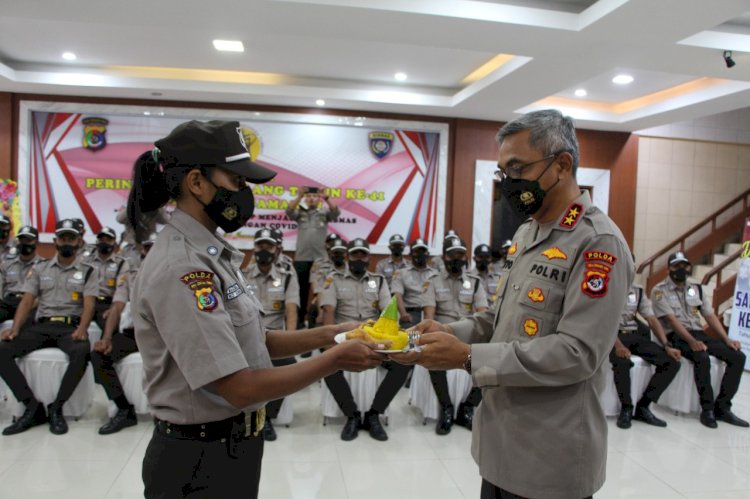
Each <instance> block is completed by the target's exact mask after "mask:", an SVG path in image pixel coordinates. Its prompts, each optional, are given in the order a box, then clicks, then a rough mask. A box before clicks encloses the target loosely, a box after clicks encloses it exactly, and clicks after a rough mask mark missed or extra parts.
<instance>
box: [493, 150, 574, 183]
mask: <svg viewBox="0 0 750 499" xmlns="http://www.w3.org/2000/svg"><path fill="white" fill-rule="evenodd" d="M558 154H560V153H559V152H556V153H554V154H550V155H549V156H545V157H543V158H542V159H537V160H535V161H530V162H528V163H523V164H521V165H513V166H506V167H505V168H503V167H502V166H500V164H499V163H498V165H497V168H498V169H497V170H495V178H496V179H497V180H505V178H506V177H510V178H520V177H521V174H522V173H523V170H524V169H525V168H526V167H528V166H531V165H534V164H536V163H540V162H542V161H546V160H548V159H552V158H555V157H557V155H558Z"/></svg>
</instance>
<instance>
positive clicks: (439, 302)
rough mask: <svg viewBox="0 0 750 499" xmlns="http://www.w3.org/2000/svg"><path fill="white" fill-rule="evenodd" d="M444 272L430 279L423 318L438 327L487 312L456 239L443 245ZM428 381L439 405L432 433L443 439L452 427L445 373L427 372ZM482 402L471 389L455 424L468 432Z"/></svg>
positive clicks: (463, 247) (478, 392)
mask: <svg viewBox="0 0 750 499" xmlns="http://www.w3.org/2000/svg"><path fill="white" fill-rule="evenodd" d="M443 260H444V263H445V270H444V271H442V272H440V273H439V274H438V275H435V276H432V277H431V278H430V279H429V281H427V282H428V285H427V289H426V290H425V293H424V297H423V299H422V300H423V301H422V304H423V306H424V318H425V319H434V320H436V321H438V322H440V323H442V324H448V323H449V322H455V321H457V320H459V319H461V318H462V317H466V316H469V315H472V314H474V313H475V312H484V311H486V310H487V294H486V293H485V291H484V287H483V286H482V283H481V281H480V280H479V278H478V277H476V276H473V275H470V274H468V273H465V272H464V269H465V268H466V264H467V261H466V243H465V242H464V241H462V240H461V239H459V238H458V237H449V238H448V239H446V241H445V243H444V244H443ZM430 380H431V381H432V386H433V388H434V389H435V395H437V398H438V402H439V403H440V418H439V419H438V422H437V425H436V426H435V433H437V434H438V435H447V434H448V433H450V431H451V427H452V426H453V423H454V421H453V402H452V401H451V398H450V395H449V394H448V378H447V376H446V373H445V371H430ZM481 401H482V391H481V390H480V389H479V388H478V387H476V386H475V387H474V388H472V389H471V392H469V396H468V397H467V398H466V400H465V401H464V402H461V404H460V405H459V406H458V414H457V415H456V421H455V423H456V424H458V425H461V426H463V427H465V428H468V429H469V430H470V429H471V426H472V421H473V419H474V408H475V407H476V406H478V405H479V402H481Z"/></svg>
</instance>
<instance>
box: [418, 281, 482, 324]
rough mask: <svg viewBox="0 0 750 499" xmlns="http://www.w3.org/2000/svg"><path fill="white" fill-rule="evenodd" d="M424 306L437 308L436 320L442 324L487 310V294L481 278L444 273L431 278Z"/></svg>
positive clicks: (424, 298) (424, 297)
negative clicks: (477, 311)
mask: <svg viewBox="0 0 750 499" xmlns="http://www.w3.org/2000/svg"><path fill="white" fill-rule="evenodd" d="M427 282H428V285H427V289H426V290H425V292H424V296H423V297H422V305H423V306H425V307H435V320H436V321H438V322H440V323H441V324H447V323H449V322H453V321H457V320H459V319H461V318H462V317H466V316H469V315H472V314H473V313H474V312H475V311H476V310H477V309H479V308H487V293H486V292H485V291H484V286H482V282H481V280H480V279H479V277H477V276H475V275H471V274H468V273H466V272H463V273H462V274H461V275H460V276H457V277H454V276H452V275H450V274H449V273H448V272H447V271H443V272H441V273H439V274H436V275H434V276H433V277H431V278H430V280H429V281H427Z"/></svg>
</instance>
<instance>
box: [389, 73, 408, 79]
mask: <svg viewBox="0 0 750 499" xmlns="http://www.w3.org/2000/svg"><path fill="white" fill-rule="evenodd" d="M393 77H394V78H395V79H396V80H397V81H406V78H408V77H407V76H406V73H402V72H400V71H399V72H398V73H396V74H395V75H393Z"/></svg>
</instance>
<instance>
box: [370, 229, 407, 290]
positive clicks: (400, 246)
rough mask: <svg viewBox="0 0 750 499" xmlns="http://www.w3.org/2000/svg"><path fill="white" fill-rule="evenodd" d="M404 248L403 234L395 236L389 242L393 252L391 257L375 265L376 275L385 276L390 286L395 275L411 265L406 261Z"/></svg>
mask: <svg viewBox="0 0 750 499" xmlns="http://www.w3.org/2000/svg"><path fill="white" fill-rule="evenodd" d="M404 246H405V243H404V237H403V236H402V235H401V234H393V235H392V236H391V238H390V239H389V240H388V249H389V250H390V252H391V256H390V257H388V258H383V259H381V260H380V261H379V262H378V263H377V265H375V273H376V274H381V275H384V276H385V278H386V280H387V281H388V285H389V286H390V285H391V281H392V279H393V273H394V272H396V271H397V270H399V269H404V268H406V267H407V266H408V264H409V263H408V262H407V261H406V259H404Z"/></svg>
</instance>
